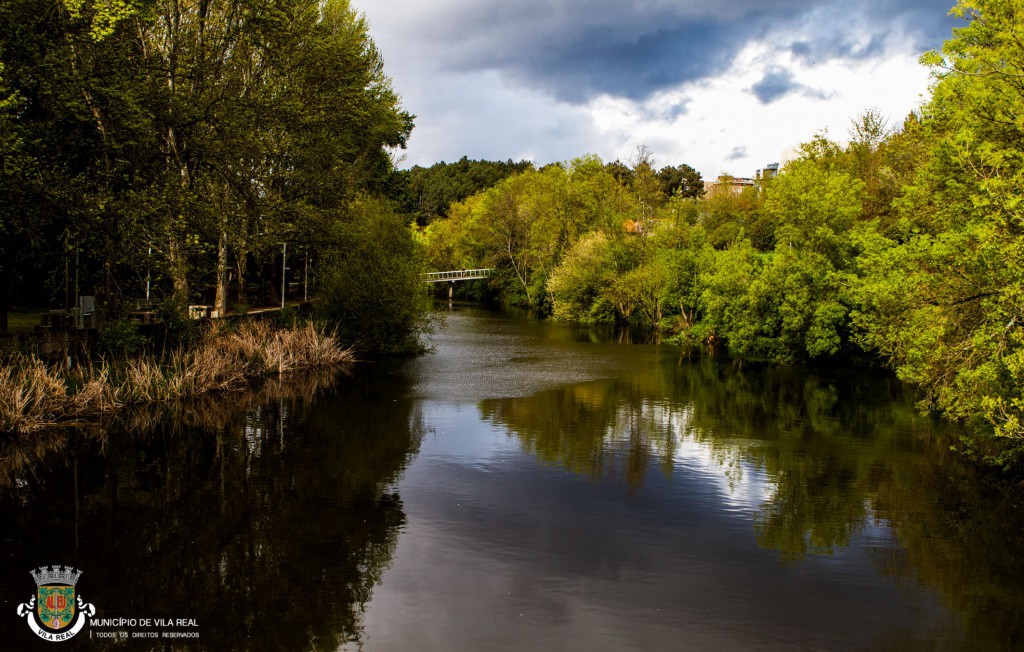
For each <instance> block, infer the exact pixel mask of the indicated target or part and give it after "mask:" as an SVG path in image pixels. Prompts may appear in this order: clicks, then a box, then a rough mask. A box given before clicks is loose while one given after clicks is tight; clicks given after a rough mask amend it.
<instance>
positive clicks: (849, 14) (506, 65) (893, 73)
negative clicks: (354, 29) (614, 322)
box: [353, 0, 959, 179]
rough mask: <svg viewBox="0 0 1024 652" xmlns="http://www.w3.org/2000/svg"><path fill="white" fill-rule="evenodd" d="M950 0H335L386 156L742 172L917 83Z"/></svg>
mask: <svg viewBox="0 0 1024 652" xmlns="http://www.w3.org/2000/svg"><path fill="white" fill-rule="evenodd" d="M952 4H953V0H861V1H859V2H858V1H857V0H718V1H717V2H708V1H707V0H633V1H631V2H630V1H626V2H624V1H623V0H430V1H429V2H424V1H423V0H353V6H354V7H355V8H356V9H357V10H358V11H361V12H363V13H364V14H365V15H366V17H367V20H368V22H369V28H370V34H371V36H372V38H373V39H374V41H375V42H376V44H377V46H378V48H379V49H380V50H381V53H382V55H383V58H384V69H385V72H386V73H387V74H388V75H389V76H390V77H391V78H392V80H393V83H394V87H395V90H396V91H397V92H398V93H399V95H401V97H402V103H403V106H404V107H405V109H406V110H408V111H410V112H411V113H413V114H415V115H416V127H415V129H414V131H413V134H412V138H411V139H410V140H409V144H408V148H407V150H406V151H404V152H400V156H402V157H403V158H402V159H401V161H400V163H399V165H400V167H409V166H412V165H423V166H429V165H432V164H433V163H436V162H438V161H442V160H444V161H449V162H450V161H455V160H458V159H459V158H461V157H462V156H468V157H470V158H473V159H489V160H506V159H513V160H521V159H528V160H532V161H534V162H535V163H537V164H545V163H550V162H559V161H568V160H571V159H573V158H576V157H578V156H582V155H584V154H597V155H598V156H600V157H601V158H602V159H603V160H605V161H606V162H607V161H613V160H615V159H619V160H622V161H624V162H627V163H628V162H630V161H633V160H635V159H636V154H637V150H638V147H640V146H641V145H645V146H646V147H647V148H648V149H649V150H650V151H651V152H652V153H653V157H654V162H655V165H656V166H657V167H661V166H664V165H678V164H681V163H686V164H688V165H691V166H693V167H694V168H696V169H697V170H698V171H699V172H701V174H702V175H703V176H704V178H705V179H712V178H715V177H717V176H718V175H719V174H722V173H728V174H732V175H734V176H741V177H742V176H753V175H754V173H755V171H756V170H758V169H761V168H763V167H764V166H765V165H766V164H768V163H774V162H780V161H781V162H784V161H785V160H786V158H787V156H791V155H792V151H793V148H794V147H795V146H796V145H798V144H799V143H801V142H805V141H807V140H809V139H810V138H811V137H813V136H814V135H815V134H816V133H818V132H822V131H825V132H827V134H828V136H829V137H831V138H833V139H835V140H839V141H842V140H844V139H845V138H846V137H847V135H848V133H849V129H850V123H851V120H852V119H853V118H855V117H856V116H857V115H859V114H861V113H863V112H864V111H865V110H867V109H872V108H873V109H877V110H878V111H879V112H881V114H882V115H884V116H886V117H887V118H888V119H889V121H890V124H892V125H899V124H900V123H902V121H903V118H904V117H905V116H906V115H907V114H908V113H909V112H911V111H912V110H914V109H915V108H916V107H918V106H919V105H920V104H921V103H922V102H923V100H924V99H925V98H926V96H927V93H928V87H929V83H930V79H929V72H928V70H927V69H926V68H924V67H923V66H921V65H920V64H919V63H918V58H919V57H920V55H921V54H922V53H923V52H925V51H928V50H932V49H938V48H940V47H941V46H942V43H943V41H944V40H946V39H947V38H948V37H949V36H950V35H951V33H952V29H953V28H954V27H957V26H958V25H959V23H958V22H957V20H956V19H954V18H952V17H950V16H949V15H948V11H949V8H950V6H951V5H952Z"/></svg>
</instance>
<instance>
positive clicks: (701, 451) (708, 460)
mask: <svg viewBox="0 0 1024 652" xmlns="http://www.w3.org/2000/svg"><path fill="white" fill-rule="evenodd" d="M692 420H693V406H692V405H682V406H679V405H673V404H670V403H665V402H662V401H652V400H644V401H641V402H640V403H639V404H638V405H635V406H634V405H622V406H620V407H619V409H618V411H617V414H616V419H615V421H614V423H613V424H612V426H611V427H610V428H609V430H608V433H607V437H606V441H607V444H608V445H611V446H618V445H621V446H626V445H628V444H629V443H630V441H631V438H632V436H633V435H634V433H635V432H636V429H637V428H638V427H639V428H640V432H641V433H642V434H643V437H644V439H645V440H646V446H647V448H648V450H649V452H650V453H651V454H652V455H653V456H654V457H656V458H657V459H659V460H666V461H668V460H671V462H672V465H673V467H674V468H677V469H680V470H682V471H683V472H685V473H697V474H699V475H700V476H702V477H703V478H704V479H705V480H706V481H707V482H708V483H709V484H710V485H711V486H713V487H715V489H717V491H718V492H719V494H720V496H721V498H722V500H723V503H724V505H723V506H724V508H725V509H726V511H742V512H751V513H753V512H756V511H757V510H758V509H760V508H761V506H762V505H763V504H764V503H765V502H767V501H769V500H771V499H772V498H773V497H774V496H775V493H776V489H777V486H776V484H775V483H774V482H773V481H772V480H771V478H769V476H768V474H767V473H765V471H764V469H762V468H759V467H758V466H757V465H755V464H754V463H752V462H750V461H749V460H748V459H745V457H744V444H743V443H742V442H740V441H728V440H725V441H723V440H721V439H716V440H714V441H715V444H714V445H712V443H711V438H710V437H708V436H707V434H705V435H704V437H701V433H700V432H698V431H697V430H696V428H695V427H694V426H693V425H692Z"/></svg>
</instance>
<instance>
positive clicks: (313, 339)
mask: <svg viewBox="0 0 1024 652" xmlns="http://www.w3.org/2000/svg"><path fill="white" fill-rule="evenodd" d="M352 360H353V355H352V352H351V350H350V349H345V348H342V347H341V346H339V344H338V342H337V340H336V339H335V337H334V333H332V332H328V331H325V330H323V329H320V328H317V327H316V326H314V325H313V324H311V323H307V324H304V325H301V326H300V325H296V326H293V327H291V328H285V329H275V328H273V327H272V326H270V325H269V324H266V323H264V322H243V323H242V324H239V325H238V326H237V327H235V328H227V327H223V326H216V327H214V328H212V329H211V330H210V331H209V332H208V333H207V334H206V335H205V337H204V338H203V340H202V341H201V342H200V343H199V345H198V346H196V347H195V348H193V349H187V350H177V351H172V352H170V353H167V354H165V355H162V356H160V357H155V356H147V357H141V358H135V359H130V360H127V361H115V362H108V361H106V360H104V361H100V362H98V363H95V364H93V363H90V364H88V365H85V366H80V367H78V368H76V369H73V370H67V369H64V368H62V367H59V366H56V365H48V364H46V363H44V362H43V361H41V360H39V359H38V358H35V357H27V358H25V357H23V358H16V359H14V360H12V361H11V364H9V365H7V366H4V367H0V432H7V433H24V432H31V431H33V430H39V429H41V428H45V427H48V426H53V425H57V424H60V423H67V422H69V421H74V420H76V419H81V418H83V417H86V416H90V415H95V414H98V413H101V412H107V411H110V410H115V409H117V408H120V407H122V406H124V405H132V404H140V403H148V402H155V401H170V400H174V399H179V398H184V397H187V396H196V395H199V394H206V393H209V392H223V391H228V390H231V389H236V388H239V387H241V386H243V385H244V384H245V382H246V379H247V378H251V377H255V376H265V375H271V374H283V373H287V372H290V371H294V370H296V369H305V368H312V367H326V366H333V365H338V364H342V363H346V362H351V361H352Z"/></svg>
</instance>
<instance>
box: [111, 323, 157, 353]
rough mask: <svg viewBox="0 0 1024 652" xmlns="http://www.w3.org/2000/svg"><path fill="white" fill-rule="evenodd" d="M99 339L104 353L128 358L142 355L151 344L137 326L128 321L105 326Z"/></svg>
mask: <svg viewBox="0 0 1024 652" xmlns="http://www.w3.org/2000/svg"><path fill="white" fill-rule="evenodd" d="M99 338H100V347H101V348H102V349H103V351H104V352H106V353H111V354H113V355H117V356H126V357H127V356H133V355H137V354H139V353H141V352H142V351H143V349H145V348H146V345H147V344H148V343H149V340H148V339H147V338H146V336H145V335H143V334H142V333H140V332H139V329H138V328H137V327H136V325H135V324H134V323H132V322H131V321H128V320H127V319H119V320H116V321H109V322H107V323H105V324H103V326H101V327H100V333H99Z"/></svg>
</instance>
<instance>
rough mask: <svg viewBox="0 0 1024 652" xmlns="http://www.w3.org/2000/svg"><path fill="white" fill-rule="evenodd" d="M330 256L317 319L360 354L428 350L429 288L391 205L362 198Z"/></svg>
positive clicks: (337, 236) (413, 247)
mask: <svg viewBox="0 0 1024 652" xmlns="http://www.w3.org/2000/svg"><path fill="white" fill-rule="evenodd" d="M335 228H336V230H335V232H333V233H332V234H331V235H332V239H333V243H332V245H331V246H330V247H329V248H328V249H327V250H326V251H325V254H324V261H323V264H322V272H321V273H322V275H323V276H322V279H321V282H320V288H319V290H320V291H319V298H318V299H317V302H316V314H317V316H318V317H319V318H321V319H325V320H327V321H328V322H329V323H331V324H332V325H335V326H337V328H338V336H339V337H340V338H341V339H342V341H344V342H352V343H353V344H354V345H355V346H356V348H357V349H358V350H360V351H363V352H367V353H373V354H379V353H408V352H412V351H418V350H419V349H420V347H421V346H422V345H421V344H420V342H419V339H418V336H419V334H420V333H421V332H422V331H423V329H424V328H425V327H426V325H427V324H426V322H425V321H424V319H425V318H424V314H423V311H422V308H421V305H420V303H421V302H420V299H421V297H422V294H423V282H422V279H421V278H420V273H421V271H422V270H421V265H420V260H419V257H418V255H417V249H416V245H415V242H414V241H413V238H412V235H411V234H410V233H409V231H408V229H407V228H406V225H405V223H404V222H403V219H402V217H400V216H398V215H396V214H394V213H393V212H392V211H391V210H390V208H389V207H388V205H387V204H386V203H385V202H383V201H381V200H375V199H370V198H359V199H357V200H356V201H354V202H353V204H352V206H351V208H350V209H349V211H348V215H347V220H346V221H345V222H343V223H340V224H338V225H337V226H336V227H335Z"/></svg>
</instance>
